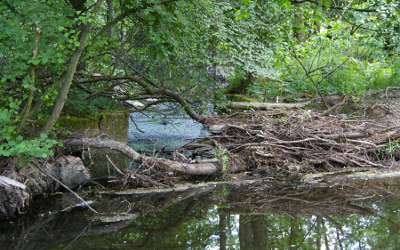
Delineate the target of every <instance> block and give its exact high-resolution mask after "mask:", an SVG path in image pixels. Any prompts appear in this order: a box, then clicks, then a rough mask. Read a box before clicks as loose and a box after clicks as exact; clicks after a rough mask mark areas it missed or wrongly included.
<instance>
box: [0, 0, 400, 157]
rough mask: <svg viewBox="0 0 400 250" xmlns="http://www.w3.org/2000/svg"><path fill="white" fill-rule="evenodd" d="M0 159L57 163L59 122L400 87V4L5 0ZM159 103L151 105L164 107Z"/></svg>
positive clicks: (0, 44) (0, 40)
mask: <svg viewBox="0 0 400 250" xmlns="http://www.w3.org/2000/svg"><path fill="white" fill-rule="evenodd" d="M0 23H1V24H2V26H1V32H0V93H1V97H0V157H32V156H33V157H48V156H49V155H51V148H52V147H53V146H54V145H55V144H56V141H55V140H52V139H49V138H56V133H54V132H57V131H59V130H58V129H54V128H55V127H56V128H57V126H59V125H57V120H58V118H59V117H60V115H62V114H65V113H70V114H74V115H87V114H94V113H97V112H98V111H102V110H108V109H111V110H114V109H116V108H118V107H119V106H120V104H121V102H122V101H123V100H141V99H145V98H150V97H151V98H157V101H156V102H155V103H160V102H170V101H173V102H177V103H179V104H180V105H182V106H183V108H184V109H185V110H186V111H187V112H188V113H189V115H191V116H192V117H194V118H195V119H198V120H201V119H202V118H201V116H199V115H198V114H199V113H201V112H202V110H203V109H204V106H206V104H208V103H209V102H212V103H213V104H215V105H217V106H219V107H223V106H224V104H225V103H226V101H227V100H228V99H240V100H243V99H250V100H253V99H254V100H260V101H268V100H272V99H275V98H276V97H279V98H280V99H281V100H282V99H286V100H296V99H298V98H303V97H307V98H313V97H317V96H324V95H329V94H341V95H346V96H351V97H353V99H354V100H355V101H357V100H361V97H362V96H363V95H364V94H365V93H366V92H367V91H370V90H374V89H385V88H386V87H388V86H395V85H398V84H400V57H399V52H400V3H399V2H398V1H396V0H366V1H360V0H356V1H354V0H352V1H350V0H221V1H212V0H65V1H45V0H30V1H28V0H19V1H10V0H3V1H1V2H0ZM155 103H149V105H152V104H155Z"/></svg>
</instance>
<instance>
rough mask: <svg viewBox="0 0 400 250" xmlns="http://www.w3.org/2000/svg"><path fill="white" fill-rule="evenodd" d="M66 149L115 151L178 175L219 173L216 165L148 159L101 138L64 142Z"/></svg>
mask: <svg viewBox="0 0 400 250" xmlns="http://www.w3.org/2000/svg"><path fill="white" fill-rule="evenodd" d="M64 146H67V147H93V148H103V149H110V150H116V151H118V152H120V153H123V154H125V155H127V156H128V157H129V158H131V159H132V160H134V161H137V162H140V163H142V164H144V165H146V166H154V165H155V166H157V167H159V168H162V169H165V170H167V171H173V172H175V173H179V174H187V175H214V174H218V173H219V172H220V168H219V167H218V165H216V164H213V163H208V162H205V163H184V162H178V161H173V160H168V159H163V158H155V157H149V156H146V155H143V154H139V153H138V152H136V151H135V150H133V149H132V148H131V147H129V146H128V145H126V144H123V143H120V142H117V141H114V140H110V139H102V138H77V139H75V138H74V139H68V140H65V141H64Z"/></svg>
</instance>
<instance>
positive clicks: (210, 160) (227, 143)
mask: <svg viewBox="0 0 400 250" xmlns="http://www.w3.org/2000/svg"><path fill="white" fill-rule="evenodd" d="M209 130H210V136H209V137H208V138H206V139H202V140H199V141H195V142H193V143H190V144H188V145H186V146H185V147H183V148H181V149H179V150H178V151H176V152H174V154H173V155H172V156H171V158H168V159H167V158H157V157H154V156H147V155H143V154H140V153H138V152H136V151H134V150H133V149H132V148H130V147H129V146H127V145H125V144H123V143H119V142H115V141H112V140H109V139H105V138H75V139H69V140H66V141H64V145H65V146H67V147H73V148H76V147H78V148H90V147H94V148H107V149H110V150H116V151H119V152H121V153H123V154H125V155H127V156H128V157H129V158H131V159H132V160H134V161H136V162H138V163H139V164H140V167H138V168H135V169H131V170H127V171H123V172H122V171H120V170H118V171H117V172H120V175H122V178H119V181H117V183H121V182H122V183H123V184H124V185H123V186H126V185H130V186H134V187H151V186H158V187H167V186H172V185H174V184H175V183H178V182H180V181H182V180H185V179H186V178H187V177H190V178H193V177H195V178H198V177H199V176H213V178H214V179H215V177H221V176H229V174H232V173H238V172H247V173H250V174H256V175H258V176H261V177H272V178H277V177H288V176H290V179H289V180H291V181H293V180H294V179H297V180H300V179H301V178H302V177H303V176H304V175H305V174H312V173H321V172H334V171H340V170H342V169H343V168H346V169H348V168H350V167H351V168H358V169H360V170H363V169H370V168H378V169H389V168H396V167H399V166H400V161H399V160H400V140H399V139H400V127H398V126H394V127H388V126H386V125H385V124H380V123H379V122H377V121H372V120H366V119H365V118H363V119H354V118H352V119H350V118H345V117H342V116H339V115H338V116H333V115H329V116H327V115H323V114H321V113H318V112H316V111H311V110H305V109H298V110H287V109H286V110H272V111H257V112H241V113H237V114H233V115H230V116H225V117H219V118H218V119H215V120H213V121H210V124H209ZM398 151H399V152H398ZM114 167H115V168H116V169H118V166H114ZM182 177H183V179H182ZM201 180H204V179H201Z"/></svg>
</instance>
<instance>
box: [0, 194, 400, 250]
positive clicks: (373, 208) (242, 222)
mask: <svg viewBox="0 0 400 250" xmlns="http://www.w3.org/2000/svg"><path fill="white" fill-rule="evenodd" d="M242 191H245V192H249V191H250V192H251V190H249V189H246V190H231V189H228V188H211V189H210V188H208V189H202V190H200V191H198V190H195V191H185V192H173V193H168V194H152V195H123V196H118V197H114V196H107V195H102V197H101V198H100V196H99V195H98V194H97V195H95V196H92V197H91V198H94V199H96V200H97V201H99V202H100V203H97V204H95V208H96V209H98V210H99V211H101V212H103V213H108V214H109V213H111V212H119V213H124V212H128V213H129V214H131V215H137V216H138V217H136V216H134V217H132V218H131V219H130V220H127V221H118V222H114V223H103V222H99V221H98V220H97V219H96V218H101V216H100V215H95V214H93V213H92V212H89V211H86V210H83V211H82V210H73V211H71V212H68V213H56V214H49V213H48V212H49V211H53V212H54V211H56V210H60V209H62V208H64V207H66V206H67V205H68V204H72V203H71V200H68V199H66V197H65V195H64V196H58V197H55V198H51V199H46V200H45V201H42V202H39V204H40V205H39V207H38V208H37V211H35V213H33V214H32V215H27V216H25V217H23V218H21V219H19V220H16V221H14V222H12V223H9V222H1V223H0V249H2V250H7V249H35V250H37V249H74V250H78V249H116V250H119V249H400V200H397V199H393V198H383V197H379V195H377V196H376V197H375V199H373V201H366V200H367V198H366V197H361V196H360V198H359V199H358V200H362V201H363V202H361V203H352V202H346V201H343V200H340V198H338V197H335V198H329V197H326V196H324V197H325V199H324V200H323V201H322V200H321V201H319V200H318V199H314V198H313V199H311V200H310V199H308V200H302V199H300V198H296V199H294V198H290V199H283V198H282V199H281V198H279V197H278V198H276V197H275V198H271V197H269V198H266V200H256V201H255V202H254V203H252V202H249V200H248V199H245V198H246V195H244V194H243V192H242ZM323 195H325V194H323ZM296 197H298V196H296ZM376 198H377V199H376ZM364 199H365V200H364ZM38 213H39V214H38ZM40 213H42V214H40Z"/></svg>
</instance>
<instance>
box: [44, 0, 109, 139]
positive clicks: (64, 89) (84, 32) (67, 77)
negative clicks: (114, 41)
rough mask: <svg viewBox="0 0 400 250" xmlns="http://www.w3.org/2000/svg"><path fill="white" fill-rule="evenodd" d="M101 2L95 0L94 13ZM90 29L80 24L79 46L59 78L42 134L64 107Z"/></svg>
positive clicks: (89, 26) (50, 127) (48, 128)
mask: <svg viewBox="0 0 400 250" xmlns="http://www.w3.org/2000/svg"><path fill="white" fill-rule="evenodd" d="M102 2H103V0H97V2H96V5H95V7H94V8H93V13H94V14H95V13H97V12H98V11H99V9H100V6H101V4H102ZM90 29H91V25H90V24H86V25H83V26H82V29H81V34H80V38H79V48H78V49H77V50H76V51H75V52H74V53H73V54H72V56H71V58H70V60H69V63H68V65H67V69H66V71H65V73H64V74H63V76H62V78H61V86H60V90H59V92H58V96H57V100H56V103H55V105H54V108H53V111H52V113H51V115H50V117H49V119H48V120H47V123H46V125H45V126H44V127H43V128H42V130H41V133H42V134H47V133H48V132H49V131H50V130H51V129H52V127H53V126H54V124H55V123H56V122H57V120H58V118H59V117H60V114H61V111H62V109H63V108H64V104H65V101H66V100H67V97H68V93H69V89H70V87H71V84H72V80H73V78H74V75H75V72H76V68H77V66H78V63H79V60H80V58H81V56H82V53H83V51H84V50H85V48H86V46H87V44H88V41H89V34H90Z"/></svg>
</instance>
